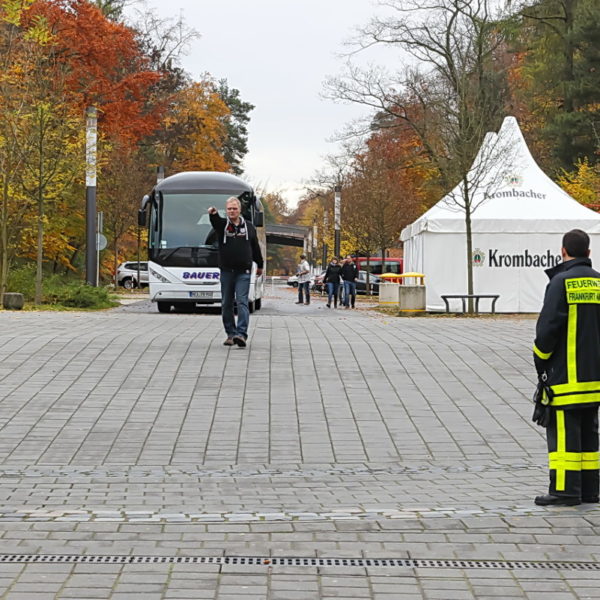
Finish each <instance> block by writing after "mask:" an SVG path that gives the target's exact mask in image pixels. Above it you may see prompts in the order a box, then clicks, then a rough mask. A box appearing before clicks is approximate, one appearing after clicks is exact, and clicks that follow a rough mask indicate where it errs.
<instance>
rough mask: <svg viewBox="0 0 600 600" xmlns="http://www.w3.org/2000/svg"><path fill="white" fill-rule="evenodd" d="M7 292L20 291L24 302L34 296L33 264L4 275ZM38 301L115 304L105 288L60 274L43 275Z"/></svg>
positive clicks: (67, 304) (84, 305)
mask: <svg viewBox="0 0 600 600" xmlns="http://www.w3.org/2000/svg"><path fill="white" fill-rule="evenodd" d="M6 291H7V292H19V293H21V294H23V296H24V297H25V300H26V301H27V302H33V300H34V298H35V266H32V265H27V266H23V267H21V268H19V269H14V270H12V271H11V272H10V274H9V277H8V286H7V290H6ZM42 302H43V304H46V305H54V306H57V307H60V306H64V307H67V308H96V309H99V308H110V307H111V306H116V302H114V301H113V299H112V295H111V293H110V292H109V290H108V289H107V288H103V287H92V286H91V285H87V284H85V283H83V282H81V281H73V280H72V279H68V278H66V277H64V276H61V275H47V276H45V277H44V280H43V284H42Z"/></svg>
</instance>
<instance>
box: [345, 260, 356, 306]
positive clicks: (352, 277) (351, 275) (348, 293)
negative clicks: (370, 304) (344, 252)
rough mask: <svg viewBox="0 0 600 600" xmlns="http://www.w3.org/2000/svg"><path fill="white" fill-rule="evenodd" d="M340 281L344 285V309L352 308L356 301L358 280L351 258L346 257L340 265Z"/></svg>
mask: <svg viewBox="0 0 600 600" xmlns="http://www.w3.org/2000/svg"><path fill="white" fill-rule="evenodd" d="M341 275H342V281H343V283H344V308H346V309H348V308H350V306H352V308H354V303H355V301H356V280H357V279H358V268H357V267H356V265H355V264H354V260H353V259H352V257H351V256H346V260H345V261H344V264H343V265H342V271H341Z"/></svg>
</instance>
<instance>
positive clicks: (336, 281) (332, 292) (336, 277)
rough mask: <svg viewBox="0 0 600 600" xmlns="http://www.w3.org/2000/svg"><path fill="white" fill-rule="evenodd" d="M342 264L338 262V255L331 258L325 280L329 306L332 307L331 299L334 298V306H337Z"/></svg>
mask: <svg viewBox="0 0 600 600" xmlns="http://www.w3.org/2000/svg"><path fill="white" fill-rule="evenodd" d="M341 273H342V266H341V265H340V263H339V262H338V259H337V256H334V257H333V258H332V259H331V262H330V263H329V264H328V265H327V270H326V271H325V276H324V277H323V282H324V283H326V284H327V308H331V300H332V299H333V308H337V303H338V296H339V289H340V280H341Z"/></svg>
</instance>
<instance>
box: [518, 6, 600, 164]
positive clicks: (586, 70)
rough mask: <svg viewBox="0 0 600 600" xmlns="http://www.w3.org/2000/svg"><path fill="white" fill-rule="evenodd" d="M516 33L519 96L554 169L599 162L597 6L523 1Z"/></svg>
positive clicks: (599, 24)
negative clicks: (533, 122)
mask: <svg viewBox="0 0 600 600" xmlns="http://www.w3.org/2000/svg"><path fill="white" fill-rule="evenodd" d="M518 16H519V19H520V20H519V27H518V29H517V31H516V33H515V37H516V43H515V47H516V50H517V51H520V53H521V60H520V64H519V65H518V71H519V74H520V75H521V79H522V81H523V85H522V86H521V87H520V89H519V92H520V93H519V94H518V98H519V100H520V101H521V102H524V103H525V104H526V106H527V108H528V111H529V112H530V113H531V114H532V118H533V119H534V120H535V122H536V123H537V125H538V127H537V129H538V131H537V132H535V134H536V137H541V138H542V139H543V140H544V142H545V144H546V145H547V146H548V148H549V153H550V154H551V155H552V157H553V158H554V161H553V162H550V163H548V164H547V165H546V166H547V167H549V168H550V169H551V170H552V171H554V172H556V171H559V168H561V167H562V168H565V169H571V168H572V167H573V166H574V165H575V164H576V163H577V161H579V160H582V159H587V160H588V161H590V162H592V163H595V162H596V161H598V147H599V140H600V103H599V102H598V89H600V54H599V53H598V39H599V37H600V7H599V6H598V2H597V1H596V0H535V1H531V0H527V1H524V2H522V3H521V7H520V12H519V14H518Z"/></svg>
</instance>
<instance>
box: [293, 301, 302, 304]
mask: <svg viewBox="0 0 600 600" xmlns="http://www.w3.org/2000/svg"><path fill="white" fill-rule="evenodd" d="M294 304H302V302H300V301H298V302H294Z"/></svg>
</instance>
